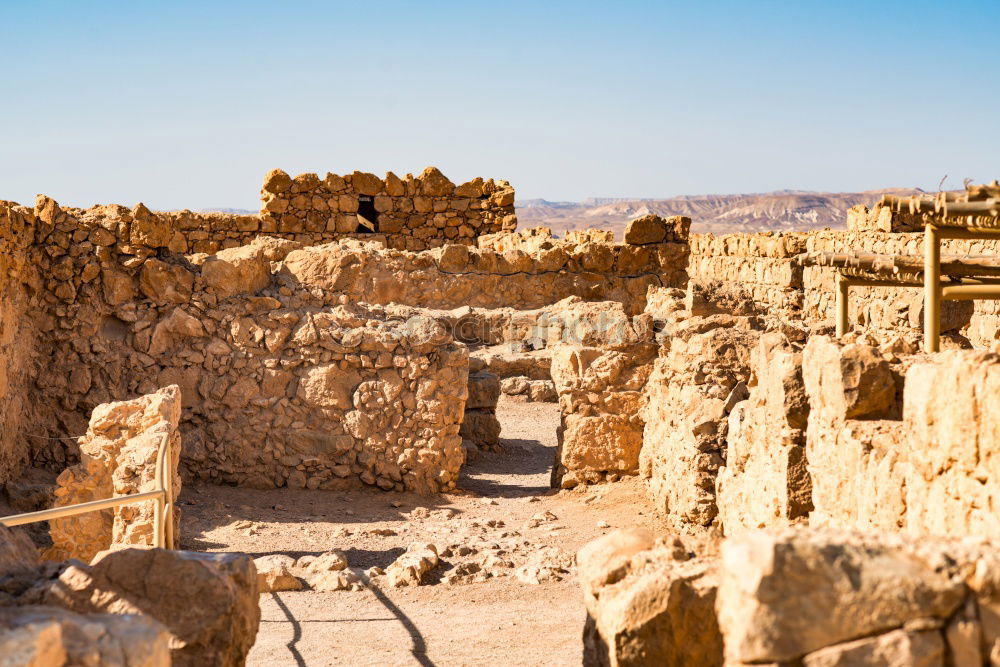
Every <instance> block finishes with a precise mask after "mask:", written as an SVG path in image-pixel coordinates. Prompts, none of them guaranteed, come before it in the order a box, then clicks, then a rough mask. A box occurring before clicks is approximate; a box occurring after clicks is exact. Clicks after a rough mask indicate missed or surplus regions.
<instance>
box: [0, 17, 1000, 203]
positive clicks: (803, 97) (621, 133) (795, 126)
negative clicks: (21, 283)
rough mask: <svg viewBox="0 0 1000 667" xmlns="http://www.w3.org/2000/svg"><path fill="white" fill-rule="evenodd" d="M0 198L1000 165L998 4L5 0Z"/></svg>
mask: <svg viewBox="0 0 1000 667" xmlns="http://www.w3.org/2000/svg"><path fill="white" fill-rule="evenodd" d="M0 25H2V26H3V42H2V44H3V45H2V48H3V50H4V57H3V58H2V59H0V83H2V84H3V91H4V96H3V98H4V99H3V103H2V104H0V199H13V200H16V201H22V202H25V203H30V202H32V201H33V199H34V195H35V194H36V193H38V192H44V193H46V194H49V195H51V196H53V197H55V198H56V199H57V200H59V201H60V202H62V203H65V204H71V205H78V206H89V205H92V204H96V203H106V202H120V203H126V204H132V203H134V202H136V201H140V200H141V201H144V202H145V203H146V204H147V205H149V206H151V207H154V208H181V207H189V208H195V209H196V208H205V207H238V208H256V206H257V193H258V190H259V187H260V182H261V180H262V177H263V174H264V173H265V172H266V171H267V170H269V169H271V168H273V167H281V168H283V169H285V170H286V171H289V172H291V173H293V174H295V173H299V172H303V171H319V172H321V173H325V172H326V171H334V172H337V173H344V172H350V171H353V170H354V169H361V170H364V171H372V172H375V173H378V174H380V175H381V174H383V173H384V172H385V171H387V170H392V171H395V172H396V173H397V174H400V175H402V174H404V173H406V172H408V171H410V172H415V173H416V172H419V171H420V170H421V169H422V168H423V167H424V166H426V165H428V164H433V165H436V166H438V167H440V168H441V169H442V171H444V173H445V174H446V175H448V176H449V177H451V178H452V180H455V181H462V180H466V179H468V178H471V177H473V176H477V175H482V176H487V177H490V176H493V177H499V178H506V179H508V180H510V181H511V182H512V183H513V185H514V186H515V188H516V189H517V191H518V197H519V198H536V197H544V198H547V199H563V200H578V199H582V198H584V197H666V196H673V195H678V194H700V193H709V192H711V193H730V192H760V191H768V190H775V189H782V188H793V189H809V190H835V191H850V190H860V189H873V188H881V187H889V186H919V187H924V188H930V189H936V188H937V184H938V181H939V180H940V179H941V177H943V176H944V175H945V174H947V175H948V176H949V179H948V181H947V185H949V186H951V187H955V186H957V185H959V184H960V183H961V180H962V178H964V177H971V178H973V179H975V180H976V181H983V180H989V179H992V178H1000V85H997V84H998V76H1000V75H998V72H1000V39H998V38H997V37H996V26H997V25H1000V2H998V1H997V0H989V1H986V2H961V1H959V2H950V3H943V2H942V3H929V2H919V1H917V2H836V3H833V2H824V3H820V2H808V1H807V2H801V1H800V2H756V3H750V2H742V3H738V2H690V3H688V2H685V3H671V2H616V3H612V2H601V3H590V2H548V3H542V2H525V3H522V2H507V3H503V2H489V3H475V2H463V3H458V2H454V3H453V2H434V3H416V2H400V3H396V2H354V3H339V2H308V1H303V0H300V1H298V2H291V3H280V2H274V1H273V0H272V1H271V2H252V1H243V2H187V1H186V0H173V1H172V2H163V3H157V2H134V1H133V2H120V3H119V2H45V1H38V2H28V1H24V2H13V1H11V0H0Z"/></svg>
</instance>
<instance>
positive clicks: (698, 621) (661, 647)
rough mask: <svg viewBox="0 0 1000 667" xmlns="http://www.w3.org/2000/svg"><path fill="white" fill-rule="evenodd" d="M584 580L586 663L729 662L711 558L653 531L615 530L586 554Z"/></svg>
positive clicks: (581, 562) (580, 561) (581, 567)
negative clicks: (658, 538)
mask: <svg viewBox="0 0 1000 667" xmlns="http://www.w3.org/2000/svg"><path fill="white" fill-rule="evenodd" d="M577 576H578V578H579V581H580V585H581V587H582V588H583V596H584V602H585V604H586V605H587V621H586V624H585V627H584V634H583V642H584V658H583V664H584V665H595V666H596V665H602V666H603V665H607V666H612V667H613V666H616V665H622V666H624V665H705V666H710V665H721V664H722V657H723V651H722V636H721V635H720V633H719V627H718V623H717V622H716V620H715V608H714V607H715V596H716V588H717V584H716V575H715V572H714V567H713V565H712V563H711V562H710V561H708V560H706V559H698V558H695V559H688V554H687V553H686V552H685V551H683V550H681V552H680V553H678V548H677V546H676V545H667V544H663V543H657V542H655V540H654V539H653V537H652V536H651V535H649V534H648V533H645V532H641V531H614V532H612V533H610V534H608V535H605V536H604V537H601V538H599V539H597V540H594V541H593V542H590V543H588V544H587V545H585V546H584V547H583V548H582V549H581V550H580V552H579V553H578V554H577Z"/></svg>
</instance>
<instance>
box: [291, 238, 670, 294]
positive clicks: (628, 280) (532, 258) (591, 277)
mask: <svg viewBox="0 0 1000 667" xmlns="http://www.w3.org/2000/svg"><path fill="white" fill-rule="evenodd" d="M509 236H515V237H516V236H518V235H517V234H511V235H509ZM687 253H688V246H687V244H685V243H661V244H655V245H651V246H630V245H623V244H608V243H583V244H579V245H577V244H573V243H570V242H568V241H565V240H554V239H553V240H551V241H546V242H545V243H542V244H540V245H539V246H538V247H537V248H535V249H533V250H531V252H527V251H525V250H522V249H521V248H520V247H517V246H516V245H513V244H512V246H511V247H509V248H507V249H505V250H504V251H503V252H498V251H497V250H495V249H494V248H493V247H485V248H464V247H463V250H462V251H460V252H459V253H453V252H451V249H450V248H449V247H448V246H446V247H445V248H443V249H441V250H434V251H428V252H419V253H418V252H405V251H400V250H385V249H382V250H379V249H378V247H377V246H374V245H372V244H358V243H353V242H342V243H331V244H327V245H323V246H316V247H308V248H303V249H301V250H297V251H294V252H292V253H290V254H289V255H288V256H287V257H286V258H285V260H284V262H283V268H282V273H283V274H284V275H285V276H287V277H288V278H289V279H290V280H291V281H293V282H294V283H297V284H301V285H306V286H310V287H321V288H323V289H325V290H331V291H336V292H341V293H345V294H348V295H349V296H350V297H351V298H352V299H354V300H358V301H364V302H365V303H369V304H386V303H399V304H407V305H412V306H420V307H425V308H441V309H452V308H460V307H463V306H469V307H481V308H500V307H504V306H511V305H517V307H518V308H520V309H535V308H543V307H545V306H547V305H549V304H552V303H555V302H557V301H559V300H561V299H564V298H566V297H569V296H579V297H582V298H585V299H588V300H605V299H610V300H615V301H619V302H622V303H625V304H627V305H628V306H629V307H630V308H631V311H630V312H631V314H638V313H639V312H641V311H642V309H643V306H644V303H645V295H646V291H647V288H648V287H649V286H650V285H663V284H665V285H671V286H678V285H681V284H683V282H684V281H685V280H686V278H687V274H686V272H685V266H686V259H687Z"/></svg>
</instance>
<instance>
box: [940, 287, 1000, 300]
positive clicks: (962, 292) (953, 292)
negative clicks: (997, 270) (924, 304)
mask: <svg viewBox="0 0 1000 667" xmlns="http://www.w3.org/2000/svg"><path fill="white" fill-rule="evenodd" d="M941 297H942V298H943V299H945V300H947V301H972V300H975V299H1000V285H996V284H993V285H990V284H985V285H971V284H970V285H945V286H944V287H943V288H941Z"/></svg>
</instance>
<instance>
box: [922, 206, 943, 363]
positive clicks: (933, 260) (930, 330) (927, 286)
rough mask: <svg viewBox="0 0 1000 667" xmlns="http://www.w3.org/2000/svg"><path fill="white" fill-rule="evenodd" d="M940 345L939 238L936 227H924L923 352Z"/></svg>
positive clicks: (930, 351) (937, 348)
mask: <svg viewBox="0 0 1000 667" xmlns="http://www.w3.org/2000/svg"><path fill="white" fill-rule="evenodd" d="M940 344H941V237H940V234H939V230H938V228H937V226H936V225H926V226H925V227H924V351H925V352H927V353H928V354H930V353H932V352H937V351H938V350H939V349H940Z"/></svg>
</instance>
